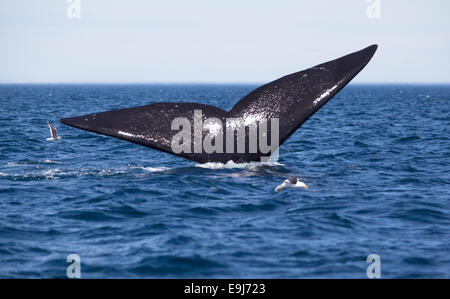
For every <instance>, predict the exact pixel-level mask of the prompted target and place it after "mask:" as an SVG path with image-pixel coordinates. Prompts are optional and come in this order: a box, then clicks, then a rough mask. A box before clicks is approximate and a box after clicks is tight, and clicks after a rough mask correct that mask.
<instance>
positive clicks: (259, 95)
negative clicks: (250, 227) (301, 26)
mask: <svg viewBox="0 0 450 299" xmlns="http://www.w3.org/2000/svg"><path fill="white" fill-rule="evenodd" d="M376 50H377V45H372V46H370V47H367V48H365V49H363V50H360V51H358V52H355V53H352V54H349V55H346V56H343V57H341V58H338V59H336V60H332V61H329V62H326V63H323V64H319V65H317V66H315V67H312V68H309V69H306V70H304V71H300V72H297V73H293V74H290V75H287V76H285V77H282V78H280V79H278V80H275V81H273V82H271V83H268V84H265V85H263V86H261V87H259V88H257V89H255V90H254V91H252V92H250V93H249V94H248V95H246V96H245V97H244V98H242V99H241V100H240V101H239V102H238V103H237V104H236V105H235V106H234V107H233V108H232V109H231V110H230V111H224V110H222V109H219V108H217V107H214V106H210V105H203V104H197V103H156V104H151V105H146V106H142V107H134V108H126V109H120V110H114V111H106V112H99V113H94V114H88V115H84V116H79V117H70V118H63V119H61V122H62V123H64V124H67V125H69V126H72V127H75V128H79V129H83V130H87V131H91V132H95V133H99V134H103V135H108V136H112V137H116V138H120V139H124V140H127V141H130V142H133V143H137V144H140V145H144V146H147V147H151V148H154V149H158V150H161V151H164V152H168V153H171V154H174V155H177V156H181V157H184V158H186V159H189V160H193V161H196V162H200V163H205V162H222V163H226V162H228V161H230V160H233V161H235V162H251V161H261V158H262V157H264V156H266V155H267V153H263V152H262V151H261V150H260V148H258V149H257V150H256V152H255V151H251V150H250V146H249V136H248V134H249V133H248V131H246V133H245V134H246V138H245V148H244V151H243V152H242V151H238V150H236V149H237V148H236V142H235V141H236V140H237V139H236V136H233V143H234V150H233V151H232V152H229V151H227V150H226V149H225V147H226V146H225V144H226V143H227V142H228V141H229V140H228V141H227V140H225V142H223V147H222V148H221V150H219V151H215V152H211V153H208V152H205V151H201V152H198V151H197V150H196V145H195V141H194V138H193V139H192V140H191V141H194V142H193V144H192V145H191V146H190V147H189V150H186V151H182V152H177V151H174V150H173V147H172V140H173V137H174V136H175V135H176V134H177V133H178V131H177V130H173V129H172V121H173V120H174V119H178V118H184V119H187V121H188V124H189V125H190V126H191V128H194V111H195V110H200V111H201V113H202V115H201V116H202V120H203V121H204V120H206V119H210V118H215V119H219V120H221V121H222V123H223V124H225V123H226V120H227V119H230V118H242V119H244V120H245V121H247V120H256V121H258V120H261V119H278V120H279V136H278V138H279V140H278V143H277V144H279V145H281V144H282V143H283V142H284V141H285V140H286V139H287V138H288V137H289V136H290V135H292V134H293V133H294V132H295V131H296V130H297V129H298V128H299V127H300V126H301V125H302V124H303V123H304V122H305V121H306V120H307V119H308V118H309V117H311V116H312V115H313V114H314V113H315V112H316V111H318V110H319V109H320V108H321V107H323V105H325V104H326V103H327V102H328V101H329V100H330V99H331V98H333V97H334V96H335V95H336V94H337V93H338V92H339V91H340V90H341V89H342V88H344V87H345V86H346V85H347V84H348V83H349V82H350V81H351V80H352V79H353V78H354V77H355V76H356V75H357V74H358V73H359V72H360V71H361V70H362V69H363V68H364V67H365V66H366V65H367V64H368V63H369V61H370V60H371V58H372V57H373V55H374V54H375V52H376ZM222 129H223V130H224V132H223V136H224V138H225V139H226V137H225V136H226V134H225V126H223V128H222ZM208 133H209V132H208V130H203V131H202V137H203V138H204V137H205V136H206V135H208ZM267 134H268V135H270V136H271V132H270V128H268V132H267ZM258 139H259V135H258ZM258 141H259V140H258Z"/></svg>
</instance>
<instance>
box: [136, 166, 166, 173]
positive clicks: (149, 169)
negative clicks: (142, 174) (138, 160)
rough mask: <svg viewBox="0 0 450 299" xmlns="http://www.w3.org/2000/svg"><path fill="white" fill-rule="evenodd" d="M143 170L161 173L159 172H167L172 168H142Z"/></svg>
mask: <svg viewBox="0 0 450 299" xmlns="http://www.w3.org/2000/svg"><path fill="white" fill-rule="evenodd" d="M140 168H141V169H142V170H145V171H149V172H159V171H165V170H168V169H170V168H167V167H140Z"/></svg>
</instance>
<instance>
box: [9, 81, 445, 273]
mask: <svg viewBox="0 0 450 299" xmlns="http://www.w3.org/2000/svg"><path fill="white" fill-rule="evenodd" d="M255 87H256V86H254V85H22V84H15V85H0V105H1V108H0V109H1V113H0V137H1V138H0V277H1V278H39V277H41V278H65V277H66V269H67V267H68V266H69V265H70V264H71V263H68V262H67V260H66V258H67V256H68V255H69V254H77V255H79V256H80V259H81V277H82V278H366V277H367V276H366V269H367V267H368V266H369V265H370V263H368V262H367V260H366V259H367V256H368V255H369V254H377V255H379V256H380V260H381V277H382V278H420V277H423V278H425V277H426V278H450V255H449V253H450V211H449V207H450V165H449V162H450V146H449V144H450V142H449V141H450V85H350V86H348V87H346V88H345V89H344V90H342V91H341V92H340V93H339V94H338V95H337V96H336V97H335V98H334V99H332V100H331V101H330V102H329V103H328V104H327V105H325V106H324V107H323V108H322V109H321V110H320V111H319V112H318V113H316V114H315V115H314V116H313V117H312V118H311V119H309V120H308V121H307V122H306V123H305V124H304V125H303V126H302V127H301V128H300V129H299V130H297V132H295V133H294V134H293V135H292V136H291V137H290V138H289V139H288V140H287V141H286V142H285V143H284V144H283V145H282V146H281V148H280V158H279V161H278V162H277V163H271V164H268V165H261V164H244V165H236V164H232V163H229V164H225V165H224V164H205V165H199V164H196V163H195V162H191V161H188V160H184V159H182V158H178V157H175V156H172V155H169V154H166V153H163V152H159V151H156V150H152V149H149V148H146V147H143V146H139V145H136V144H132V143H128V142H125V141H122V140H118V139H114V138H110V137H106V136H101V135H97V134H94V133H89V132H86V131H82V130H78V129H74V128H71V127H68V126H65V125H63V124H61V123H59V122H58V119H59V118H61V117H69V116H78V115H82V114H87V113H93V112H100V111H105V110H110V109H118V108H125V107H132V106H139V105H145V104H149V103H154V102H163V101H190V102H192V101H194V102H200V103H204V104H211V105H215V106H218V107H220V108H223V109H230V108H231V107H232V106H233V105H234V104H235V103H236V102H237V101H238V100H239V99H240V98H241V97H243V96H244V95H246V94H247V93H248V92H249V91H251V90H253V89H254V88H255ZM47 120H49V121H51V122H52V123H53V124H54V125H55V126H56V128H57V129H58V132H59V134H60V135H61V136H62V137H63V139H62V140H54V141H49V140H47V138H48V137H49V136H50V135H49V130H48V127H47V123H46V121H47ZM290 176H298V177H299V178H301V180H302V181H304V182H305V183H306V184H307V185H308V186H309V189H308V190H305V189H291V190H285V191H283V192H279V193H276V192H274V188H275V187H276V186H277V185H279V184H280V183H281V182H282V181H283V180H284V179H285V178H286V177H290Z"/></svg>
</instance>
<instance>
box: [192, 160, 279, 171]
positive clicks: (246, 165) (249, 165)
mask: <svg viewBox="0 0 450 299" xmlns="http://www.w3.org/2000/svg"><path fill="white" fill-rule="evenodd" d="M196 166H197V167H200V168H208V169H254V168H258V167H263V166H284V165H283V164H280V163H278V162H248V163H235V162H234V161H228V162H227V163H220V162H208V163H204V164H196Z"/></svg>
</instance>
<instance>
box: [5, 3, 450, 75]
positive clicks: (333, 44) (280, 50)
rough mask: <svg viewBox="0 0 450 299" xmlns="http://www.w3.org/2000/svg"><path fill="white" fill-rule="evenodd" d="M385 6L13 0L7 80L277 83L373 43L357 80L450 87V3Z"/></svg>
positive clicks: (9, 12)
mask: <svg viewBox="0 0 450 299" xmlns="http://www.w3.org/2000/svg"><path fill="white" fill-rule="evenodd" d="M372 1H376V0H372ZM380 3H381V18H369V17H368V16H367V14H366V10H367V7H368V6H370V5H371V3H368V0H343V1H336V0H314V1H313V0H303V1H302V0H292V1H290V0H279V1H274V0H272V1H265V0H240V1H237V0H227V1H212V0H189V1H186V0H183V1H181V0H179V1H175V0H164V1H159V0H158V1H156V0H127V1H124V0H81V18H80V19H70V18H68V17H67V14H66V9H67V7H68V6H69V5H70V4H69V3H67V0H40V1H35V0H2V1H1V2H0V45H1V47H0V82H112V83H114V82H129V83H132V82H163V83H170V82H242V83H245V82H267V81H271V80H274V79H276V78H278V77H280V76H283V75H286V74H289V73H292V72H295V71H298V70H302V69H305V68H308V67H310V66H313V65H316V64H319V63H322V62H325V61H328V60H331V59H334V58H337V57H339V56H342V55H345V54H348V53H350V52H353V51H356V50H359V49H361V48H363V47H366V46H368V45H370V44H373V43H377V44H379V46H380V48H379V51H378V53H377V54H376V56H375V57H374V59H373V60H372V62H371V63H370V64H369V65H368V67H367V68H366V69H365V70H364V71H363V72H362V73H361V74H360V75H359V76H358V77H357V78H356V79H355V81H356V82H374V83H378V82H450V59H449V58H450V57H449V55H450V54H449V53H450V18H449V17H448V12H449V11H450V1H444V0H430V1H423V0H381V2H380Z"/></svg>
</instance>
